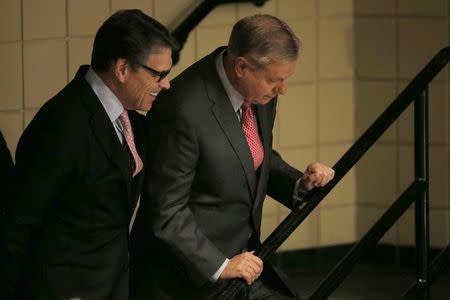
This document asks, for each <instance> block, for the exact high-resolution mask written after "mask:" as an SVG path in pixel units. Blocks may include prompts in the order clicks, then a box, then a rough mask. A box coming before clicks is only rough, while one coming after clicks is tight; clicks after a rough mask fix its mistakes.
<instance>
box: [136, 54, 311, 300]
mask: <svg viewBox="0 0 450 300" xmlns="http://www.w3.org/2000/svg"><path fill="white" fill-rule="evenodd" d="M222 50H223V48H219V49H217V50H216V51H214V52H213V53H212V54H210V55H208V56H207V57H205V58H203V59H202V60H200V61H199V62H197V63H195V64H194V65H192V66H191V67H189V68H188V69H187V70H185V71H184V72H183V73H182V74H181V75H180V76H178V77H177V78H175V79H174V80H173V81H172V83H171V88H170V89H169V90H168V91H167V92H164V93H163V94H162V95H160V97H159V98H158V100H157V101H156V103H155V105H154V107H153V109H152V111H151V113H149V114H147V125H148V127H149V129H150V132H151V140H152V146H153V147H152V155H153V158H152V159H153V162H154V163H153V164H152V168H151V172H150V174H149V176H148V180H147V181H146V183H145V188H146V189H147V196H148V197H150V198H151V199H150V201H147V199H146V201H143V202H142V204H141V208H140V212H139V214H138V217H137V222H136V226H135V228H136V230H135V232H134V233H133V235H132V237H133V239H134V240H135V243H134V244H135V245H136V251H135V252H136V253H138V254H137V257H139V260H140V261H141V262H140V263H139V264H138V267H140V268H141V271H139V272H138V274H137V278H136V282H137V293H138V295H139V294H140V296H138V297H137V299H144V297H146V296H147V297H155V299H157V298H158V299H160V298H161V299H162V298H163V296H167V298H174V299H190V298H192V299H199V297H201V296H199V295H200V294H203V295H204V294H205V293H206V292H208V291H210V290H211V289H212V288H215V287H217V285H218V284H219V283H217V284H211V283H210V278H211V276H212V275H213V274H214V273H215V272H216V271H217V270H218V269H219V267H220V266H221V264H222V263H223V262H224V260H225V258H227V257H228V258H231V257H232V256H234V255H236V254H238V253H240V252H242V251H243V250H244V249H246V248H248V240H249V236H250V235H252V236H253V239H255V240H258V239H259V235H260V226H261V215H262V207H263V200H264V198H265V197H266V194H269V195H270V196H271V197H273V198H274V199H277V200H278V201H280V202H281V203H283V204H284V205H286V206H288V207H291V206H292V192H293V189H294V186H295V182H296V180H297V179H298V178H299V177H301V175H302V174H301V172H299V171H298V170H296V169H294V168H292V167H290V166H289V165H288V164H287V163H285V162H284V161H283V160H282V159H281V157H280V156H279V154H278V153H276V152H275V151H273V150H272V128H273V125H274V119H275V111H276V99H273V100H272V101H270V102H269V103H268V104H267V105H258V106H254V111H255V113H256V116H257V119H258V125H259V132H260V136H261V138H262V143H263V146H264V155H265V156H264V161H263V164H262V166H261V167H260V170H259V174H257V173H255V171H254V169H253V161H252V157H251V154H250V150H249V148H248V145H247V142H246V139H245V137H244V134H243V131H242V128H241V125H240V122H239V121H238V119H237V117H236V113H235V111H234V110H233V107H232V105H231V102H230V100H229V98H228V96H227V94H226V92H225V89H224V87H223V85H222V83H221V81H220V79H219V76H218V73H217V70H216V66H215V60H216V56H217V55H218V54H219V53H220V51H222ZM148 220H151V221H152V222H151V224H150V222H148ZM150 226H151V228H152V232H153V235H154V237H151V235H150V234H149V233H148V232H149V231H150V230H149V229H148V228H150ZM145 242H148V245H147V247H146V246H145ZM256 243H257V242H256ZM143 249H148V250H146V251H147V252H146V251H144V250H143ZM139 253H140V254H139ZM146 259H147V265H148V267H145V266H146V264H145V263H144V262H145V261H146ZM265 269H266V270H267V272H268V273H273V272H272V269H271V267H270V266H266V267H265ZM272 275H273V274H272ZM273 277H274V278H275V279H274V281H277V280H278V277H277V276H273ZM278 281H279V280H278ZM150 282H155V283H154V284H153V285H152V284H150ZM278 283H280V282H278ZM280 285H282V284H280ZM151 299H152V298H151Z"/></svg>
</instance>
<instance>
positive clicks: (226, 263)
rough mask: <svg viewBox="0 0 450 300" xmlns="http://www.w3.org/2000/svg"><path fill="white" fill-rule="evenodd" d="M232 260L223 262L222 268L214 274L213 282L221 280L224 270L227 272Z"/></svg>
mask: <svg viewBox="0 0 450 300" xmlns="http://www.w3.org/2000/svg"><path fill="white" fill-rule="evenodd" d="M229 261H230V260H229V259H228V258H227V259H225V261H224V262H223V264H222V265H221V266H220V268H219V270H217V271H216V273H214V274H213V276H211V281H212V282H216V281H217V279H219V277H220V275H221V274H222V272H223V270H225V268H226V266H227V265H228V262H229Z"/></svg>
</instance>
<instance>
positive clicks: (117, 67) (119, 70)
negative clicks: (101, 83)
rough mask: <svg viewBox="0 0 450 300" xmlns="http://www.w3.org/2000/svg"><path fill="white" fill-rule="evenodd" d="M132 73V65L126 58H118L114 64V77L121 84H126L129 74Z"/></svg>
mask: <svg viewBox="0 0 450 300" xmlns="http://www.w3.org/2000/svg"><path fill="white" fill-rule="evenodd" d="M129 72H130V65H129V64H128V62H127V61H126V59H124V58H118V59H117V60H116V62H115V63H114V75H115V77H116V78H117V80H118V81H120V82H121V83H123V82H125V80H126V78H127V76H128V73H129Z"/></svg>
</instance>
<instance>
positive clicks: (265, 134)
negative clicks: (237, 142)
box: [254, 105, 272, 207]
mask: <svg viewBox="0 0 450 300" xmlns="http://www.w3.org/2000/svg"><path fill="white" fill-rule="evenodd" d="M255 110H256V116H257V118H258V130H259V134H260V137H261V142H262V144H263V147H264V160H263V163H262V166H261V170H260V173H259V178H260V180H258V186H257V188H256V197H255V204H254V207H257V204H258V203H257V202H259V201H261V200H262V199H264V197H265V195H261V194H262V193H263V192H264V190H265V189H264V188H263V185H265V184H266V183H265V180H264V178H266V177H267V175H266V174H267V172H269V169H270V165H269V157H270V155H271V153H270V152H271V151H272V147H271V145H270V141H269V139H270V130H271V128H269V127H268V126H269V125H268V124H267V122H268V116H267V107H266V106H265V105H255Z"/></svg>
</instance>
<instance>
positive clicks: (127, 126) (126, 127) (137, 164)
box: [119, 110, 144, 177]
mask: <svg viewBox="0 0 450 300" xmlns="http://www.w3.org/2000/svg"><path fill="white" fill-rule="evenodd" d="M119 120H120V122H121V123H122V126H123V136H124V137H125V140H126V141H127V144H128V148H130V152H131V155H132V156H133V159H134V171H133V177H134V176H136V174H137V173H139V172H140V171H141V170H142V168H143V167H144V163H143V162H142V160H141V158H140V157H139V154H138V153H137V150H136V145H135V144H134V136H133V130H132V129H131V123H130V118H129V117H128V112H127V111H126V110H124V111H123V112H122V113H121V114H120V116H119Z"/></svg>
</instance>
